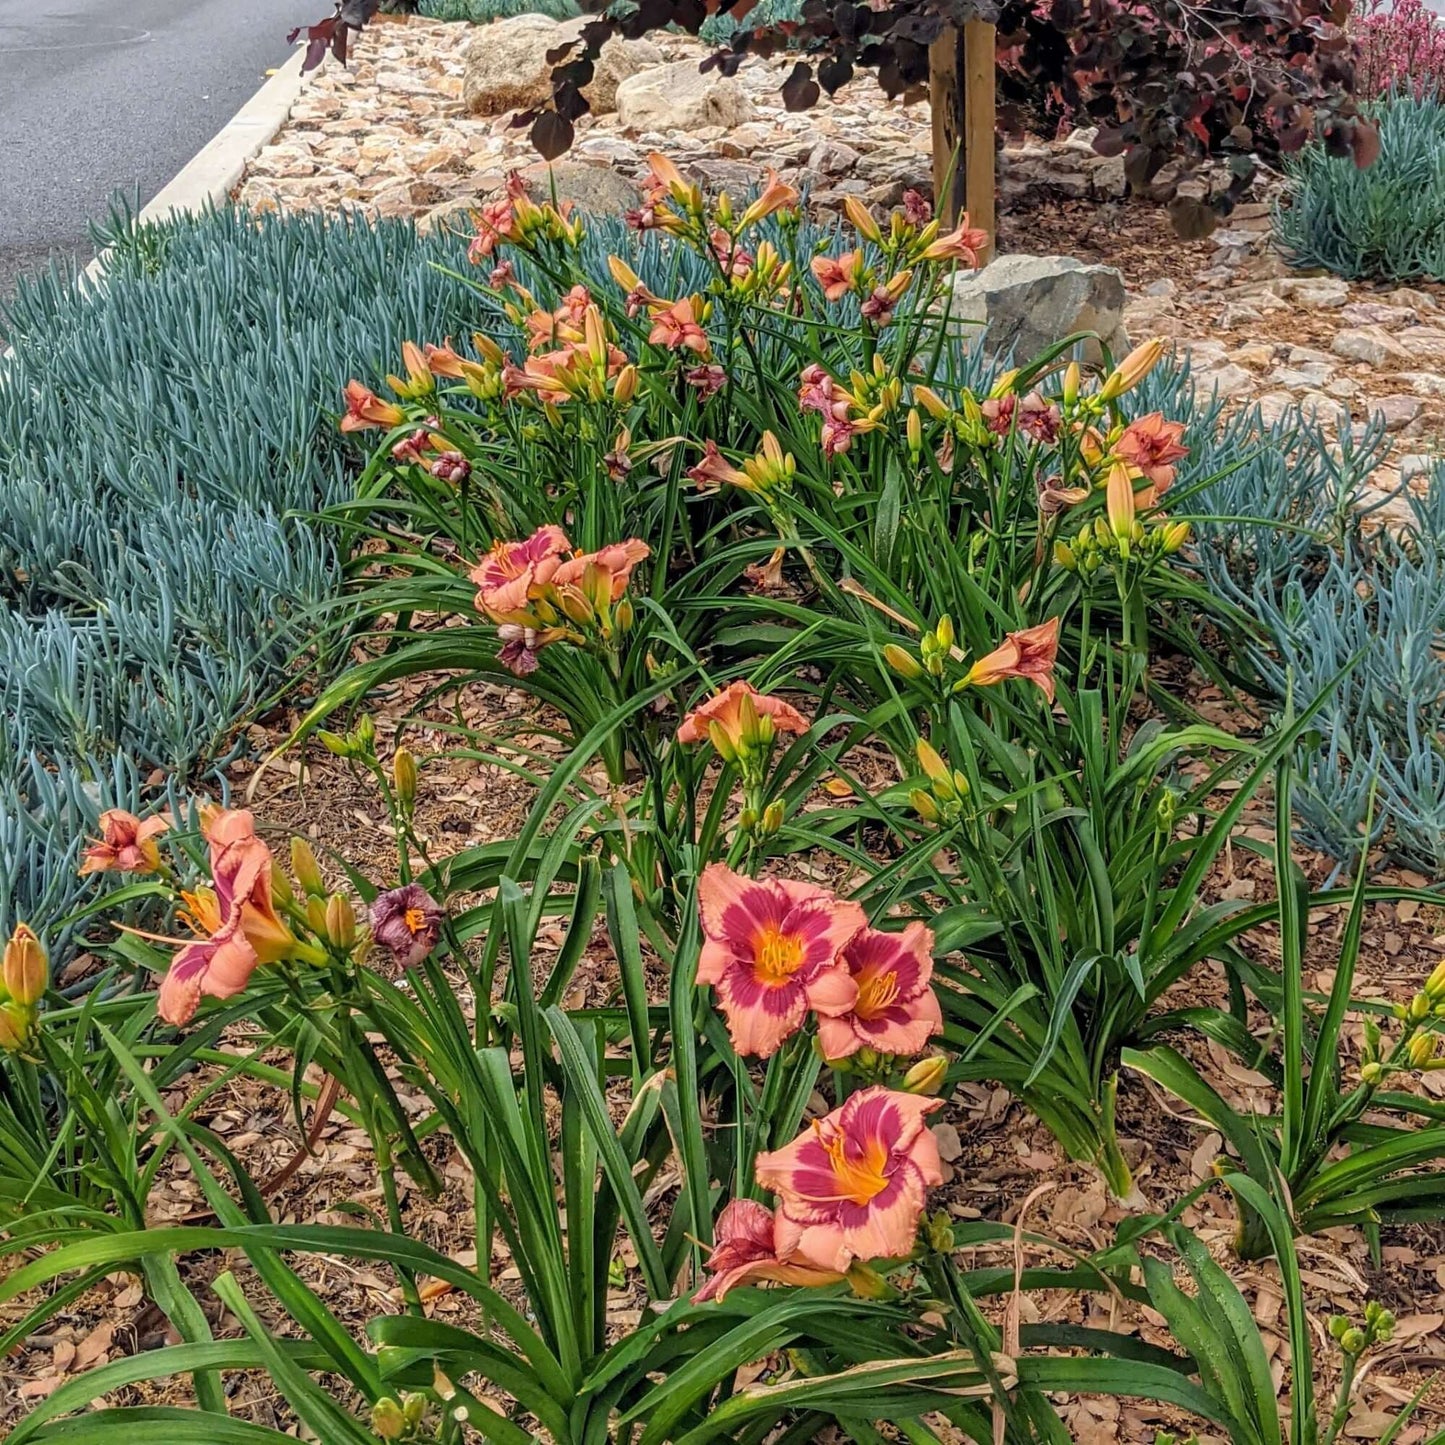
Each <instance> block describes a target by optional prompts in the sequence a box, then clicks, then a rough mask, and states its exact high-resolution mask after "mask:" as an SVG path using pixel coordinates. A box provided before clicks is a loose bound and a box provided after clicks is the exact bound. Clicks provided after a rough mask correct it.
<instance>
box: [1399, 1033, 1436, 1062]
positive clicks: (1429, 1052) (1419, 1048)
mask: <svg viewBox="0 0 1445 1445" xmlns="http://www.w3.org/2000/svg"><path fill="white" fill-rule="evenodd" d="M1406 1053H1407V1055H1408V1056H1409V1059H1410V1067H1411V1068H1412V1069H1423V1068H1424V1067H1425V1065H1426V1064H1428V1063H1429V1062H1430V1060H1431V1059H1433V1058H1434V1057H1435V1035H1434V1034H1416V1035H1415V1037H1414V1038H1413V1039H1411V1040H1410V1043H1409V1046H1408V1047H1407V1049H1406Z"/></svg>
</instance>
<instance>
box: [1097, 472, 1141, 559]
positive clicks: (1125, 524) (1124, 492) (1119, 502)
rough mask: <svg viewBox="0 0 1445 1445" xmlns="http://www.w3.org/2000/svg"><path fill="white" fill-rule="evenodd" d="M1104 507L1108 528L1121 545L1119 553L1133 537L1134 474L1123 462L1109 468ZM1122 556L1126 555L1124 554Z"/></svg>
mask: <svg viewBox="0 0 1445 1445" xmlns="http://www.w3.org/2000/svg"><path fill="white" fill-rule="evenodd" d="M1104 506H1105V509H1106V511H1107V512H1108V515H1109V527H1110V529H1111V530H1112V531H1113V533H1114V535H1115V536H1116V537H1117V538H1118V539H1119V541H1120V543H1121V551H1123V549H1124V548H1125V547H1127V544H1128V542H1129V539H1130V538H1131V537H1132V536H1133V535H1134V514H1135V511H1136V503H1135V500H1134V473H1133V472H1132V471H1131V470H1130V469H1129V468H1128V467H1127V466H1125V465H1124V463H1123V462H1115V463H1114V465H1113V466H1112V467H1110V468H1109V476H1108V480H1107V481H1106V482H1105V484H1104ZM1124 555H1126V556H1127V555H1128V554H1127V552H1124Z"/></svg>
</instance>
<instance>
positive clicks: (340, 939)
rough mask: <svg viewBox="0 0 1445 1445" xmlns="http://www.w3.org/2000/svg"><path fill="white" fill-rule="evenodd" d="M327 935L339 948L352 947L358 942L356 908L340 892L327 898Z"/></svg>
mask: <svg viewBox="0 0 1445 1445" xmlns="http://www.w3.org/2000/svg"><path fill="white" fill-rule="evenodd" d="M326 936H327V937H328V938H329V939H330V940H331V941H332V943H334V944H335V945H336V946H337V947H338V948H350V947H351V945H352V944H353V943H355V942H356V910H355V909H354V908H352V906H351V903H350V902H349V901H348V900H347V899H346V898H345V897H343V896H342V895H341V894H340V893H333V894H332V895H331V897H330V898H328V899H327V900H326Z"/></svg>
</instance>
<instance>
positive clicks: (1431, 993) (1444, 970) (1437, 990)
mask: <svg viewBox="0 0 1445 1445" xmlns="http://www.w3.org/2000/svg"><path fill="white" fill-rule="evenodd" d="M1425 997H1426V998H1428V999H1429V1000H1430V1002H1431V1003H1439V1002H1441V1001H1442V1000H1445V963H1437V964H1436V965H1435V970H1434V972H1433V973H1432V974H1431V975H1430V977H1429V978H1427V979H1426V980H1425Z"/></svg>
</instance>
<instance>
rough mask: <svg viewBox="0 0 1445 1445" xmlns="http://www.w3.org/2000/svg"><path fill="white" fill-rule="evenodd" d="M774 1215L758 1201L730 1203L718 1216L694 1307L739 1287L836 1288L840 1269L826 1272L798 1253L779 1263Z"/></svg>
mask: <svg viewBox="0 0 1445 1445" xmlns="http://www.w3.org/2000/svg"><path fill="white" fill-rule="evenodd" d="M776 1233H777V1215H776V1214H775V1213H774V1212H773V1211H772V1210H771V1209H769V1208H768V1207H767V1206H766V1205H763V1204H759V1203H758V1201H757V1200H756V1199H733V1200H730V1201H729V1203H728V1205H727V1207H726V1208H725V1209H724V1210H723V1212H722V1213H721V1214H720V1215H718V1221H717V1228H716V1229H715V1230H714V1231H713V1247H712V1253H711V1254H710V1255H708V1257H707V1262H706V1263H705V1264H704V1265H703V1268H704V1269H706V1270H707V1272H708V1273H709V1274H710V1275H711V1276H712V1278H711V1279H709V1280H708V1281H707V1282H706V1283H705V1284H704V1285H703V1286H702V1288H701V1289H700V1290H698V1291H697V1293H696V1294H695V1295H693V1297H692V1300H693V1303H694V1304H705V1303H706V1302H707V1301H708V1300H713V1299H716V1300H720V1299H722V1298H723V1297H724V1296H725V1295H726V1294H727V1292H728V1291H729V1290H730V1289H736V1288H737V1286H738V1285H740V1284H764V1283H770V1284H801V1285H824V1284H837V1283H838V1282H839V1281H840V1280H842V1279H844V1278H846V1276H845V1275H844V1274H843V1272H842V1271H841V1270H836V1269H824V1268H822V1267H821V1266H819V1265H816V1264H814V1263H813V1262H812V1261H811V1260H809V1259H807V1258H806V1257H804V1256H803V1255H801V1254H798V1253H796V1252H795V1253H794V1254H793V1255H792V1256H791V1257H790V1258H788V1259H783V1258H782V1257H781V1256H780V1254H779V1252H778V1245H777V1239H776Z"/></svg>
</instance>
